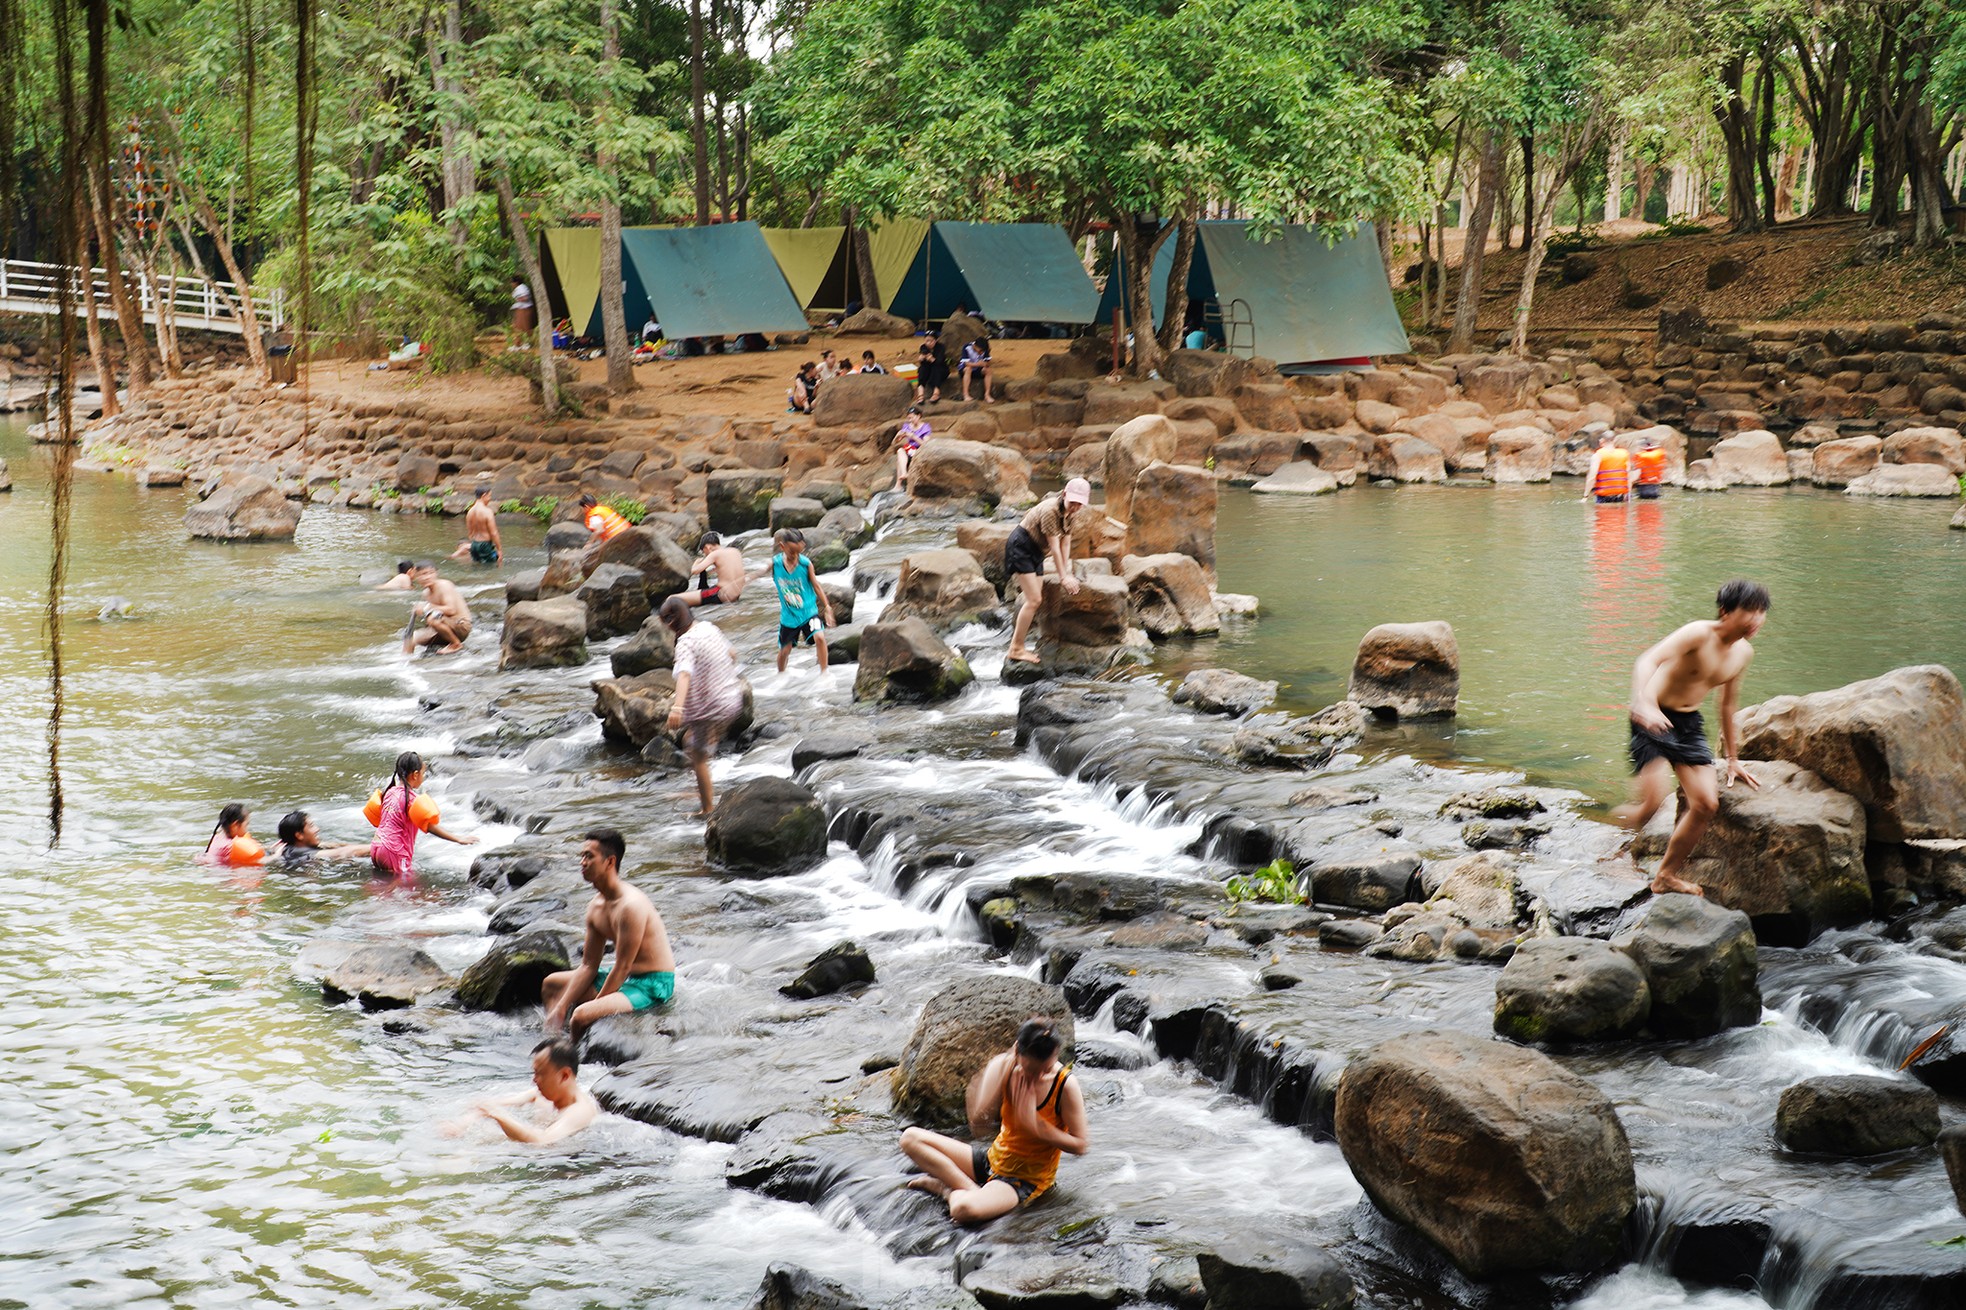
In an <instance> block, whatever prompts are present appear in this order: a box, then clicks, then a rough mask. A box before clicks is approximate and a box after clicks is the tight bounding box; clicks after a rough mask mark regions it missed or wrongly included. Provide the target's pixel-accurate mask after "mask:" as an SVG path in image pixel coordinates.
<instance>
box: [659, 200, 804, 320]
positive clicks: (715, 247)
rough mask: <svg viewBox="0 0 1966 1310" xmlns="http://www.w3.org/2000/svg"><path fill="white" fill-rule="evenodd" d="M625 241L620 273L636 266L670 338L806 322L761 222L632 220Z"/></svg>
mask: <svg viewBox="0 0 1966 1310" xmlns="http://www.w3.org/2000/svg"><path fill="white" fill-rule="evenodd" d="M621 247H622V276H623V277H624V278H626V277H627V276H628V269H629V268H630V267H631V266H632V267H633V269H634V275H635V279H636V281H637V282H638V283H639V284H640V285H641V288H642V290H643V291H644V292H645V293H646V294H647V296H648V303H649V305H650V306H651V307H652V308H653V309H654V310H655V316H656V318H657V319H658V320H660V321H661V323H662V333H663V335H664V336H666V337H668V338H669V339H670V340H672V341H679V340H682V339H684V338H687V337H734V336H739V335H741V334H743V333H747V332H803V331H805V330H806V327H807V324H806V316H805V311H804V310H803V309H802V308H800V306H799V302H798V298H797V297H796V296H794V295H793V294H792V288H791V286H790V285H789V284H788V283H787V282H786V281H785V274H784V273H783V272H781V271H780V270H779V267H778V261H777V260H775V259H773V258H772V255H771V247H770V246H768V245H766V244H765V238H764V234H763V233H762V232H761V231H759V229H758V225H757V224H756V223H720V224H717V225H716V226H713V227H672V228H631V229H629V230H626V231H624V232H623V233H622V234H621ZM634 326H635V327H640V326H641V324H640V323H639V322H637V323H636V324H634Z"/></svg>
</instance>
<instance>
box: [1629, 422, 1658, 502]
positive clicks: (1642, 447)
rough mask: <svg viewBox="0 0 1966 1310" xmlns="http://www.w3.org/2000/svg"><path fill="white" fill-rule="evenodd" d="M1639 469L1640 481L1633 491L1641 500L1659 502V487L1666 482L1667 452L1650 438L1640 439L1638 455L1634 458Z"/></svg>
mask: <svg viewBox="0 0 1966 1310" xmlns="http://www.w3.org/2000/svg"><path fill="white" fill-rule="evenodd" d="M1632 463H1633V464H1635V465H1636V466H1637V468H1638V481H1637V482H1636V483H1635V484H1633V487H1632V490H1633V491H1634V492H1635V493H1637V495H1638V498H1639V499H1640V500H1657V499H1658V498H1659V487H1660V485H1661V484H1662V483H1664V482H1665V480H1666V452H1665V451H1663V450H1660V449H1659V443H1658V442H1656V441H1654V440H1653V439H1652V438H1650V437H1640V438H1639V439H1638V453H1637V454H1635V455H1633V456H1632Z"/></svg>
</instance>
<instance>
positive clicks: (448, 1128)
mask: <svg viewBox="0 0 1966 1310" xmlns="http://www.w3.org/2000/svg"><path fill="white" fill-rule="evenodd" d="M579 1073H580V1052H579V1051H578V1050H577V1049H576V1048H575V1047H574V1044H573V1043H572V1042H570V1041H568V1040H567V1039H566V1038H564V1037H548V1038H547V1039H546V1040H545V1041H543V1042H541V1043H540V1044H539V1045H537V1046H535V1047H533V1048H532V1090H531V1091H525V1092H513V1093H512V1094H511V1095H509V1096H495V1097H493V1098H492V1099H490V1100H489V1101H480V1102H479V1103H478V1104H476V1105H474V1106H472V1107H471V1108H470V1109H469V1110H467V1111H466V1112H465V1113H464V1115H463V1116H461V1117H459V1118H458V1119H457V1120H455V1121H454V1122H451V1123H447V1124H445V1125H444V1126H443V1133H444V1135H445V1136H446V1137H455V1136H457V1135H458V1134H459V1133H462V1132H463V1131H464V1128H465V1125H466V1122H467V1121H468V1120H469V1118H470V1117H471V1116H472V1115H483V1116H484V1117H485V1118H487V1119H489V1120H491V1121H492V1122H493V1123H495V1124H497V1125H498V1126H499V1129H500V1130H501V1131H502V1132H504V1134H505V1135H506V1136H507V1137H509V1138H511V1139H512V1140H513V1141H515V1142H527V1143H530V1144H531V1145H534V1146H547V1145H550V1144H551V1143H553V1142H558V1141H561V1140H564V1139H565V1138H568V1137H572V1136H573V1135H574V1134H575V1133H577V1132H579V1131H580V1130H581V1129H583V1128H585V1127H586V1126H587V1125H588V1124H591V1123H593V1122H594V1119H595V1117H596V1116H598V1115H599V1114H600V1113H601V1106H600V1103H599V1102H597V1101H596V1100H595V1099H594V1097H593V1094H592V1093H591V1092H589V1091H588V1090H587V1089H586V1088H585V1087H582V1086H581V1085H580V1082H579V1080H578V1078H577V1077H576V1075H578V1074H579ZM528 1108H530V1109H531V1110H532V1114H533V1116H536V1117H537V1116H544V1117H542V1118H540V1119H539V1121H538V1122H530V1123H529V1122H527V1121H526V1120H525V1119H521V1118H519V1117H518V1115H517V1113H516V1112H517V1111H519V1110H522V1109H528Z"/></svg>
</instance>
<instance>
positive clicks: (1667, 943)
mask: <svg viewBox="0 0 1966 1310" xmlns="http://www.w3.org/2000/svg"><path fill="white" fill-rule="evenodd" d="M1611 944H1612V945H1613V946H1615V947H1617V948H1618V949H1619V950H1621V951H1623V952H1624V953H1625V954H1626V955H1629V956H1630V957H1631V958H1632V962H1633V963H1635V964H1637V965H1638V967H1639V968H1640V970H1642V971H1643V972H1644V974H1645V984H1646V986H1647V987H1648V988H1650V989H1651V992H1652V1017H1651V1019H1650V1020H1648V1021H1647V1025H1646V1026H1647V1027H1648V1028H1650V1029H1651V1030H1652V1031H1653V1032H1655V1033H1658V1034H1659V1035H1660V1036H1662V1037H1708V1036H1711V1035H1712V1034H1714V1033H1717V1032H1719V1031H1720V1030H1721V1029H1723V1028H1744V1027H1747V1026H1749V1025H1752V1024H1755V1023H1758V1022H1760V1020H1761V981H1760V977H1759V975H1758V973H1757V952H1756V943H1755V938H1754V927H1753V925H1751V924H1750V923H1749V922H1748V916H1747V915H1745V914H1742V913H1741V912H1740V911H1739V910H1726V909H1722V908H1721V907H1720V906H1718V905H1715V904H1713V903H1712V902H1710V901H1708V900H1706V899H1704V898H1703V897H1699V896H1682V895H1679V894H1677V893H1672V894H1668V895H1664V896H1655V897H1653V898H1652V902H1651V904H1649V905H1647V906H1646V907H1645V909H1644V911H1643V912H1642V913H1641V914H1640V915H1639V917H1638V919H1637V921H1636V922H1634V923H1633V924H1632V925H1631V927H1629V928H1627V929H1626V930H1625V931H1623V932H1621V933H1619V934H1618V935H1617V936H1616V937H1613V938H1612V939H1611Z"/></svg>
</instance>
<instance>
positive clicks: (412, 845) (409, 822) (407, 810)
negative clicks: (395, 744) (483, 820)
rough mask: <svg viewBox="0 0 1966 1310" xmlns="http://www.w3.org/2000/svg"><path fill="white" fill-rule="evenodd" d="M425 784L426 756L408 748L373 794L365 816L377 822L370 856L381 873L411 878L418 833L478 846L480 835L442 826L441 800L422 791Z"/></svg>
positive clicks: (363, 808) (365, 807)
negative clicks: (465, 834)
mask: <svg viewBox="0 0 1966 1310" xmlns="http://www.w3.org/2000/svg"><path fill="white" fill-rule="evenodd" d="M422 786H423V757H422V756H421V755H418V754H417V753H416V752H415V751H404V752H403V753H402V754H401V755H398V756H397V757H396V770H395V773H394V775H393V776H391V778H390V779H389V785H388V786H387V787H384V788H383V789H382V790H381V791H378V792H376V793H374V794H373V795H371V796H370V797H369V803H368V804H367V805H365V806H363V807H362V816H363V817H364V818H366V819H367V820H368V821H369V822H370V823H371V824H373V825H375V841H374V842H373V843H371V844H370V846H369V859H370V860H372V861H373V862H374V863H375V868H376V872H377V873H386V874H391V875H393V876H395V877H397V878H408V877H409V876H410V874H411V861H412V859H413V858H414V857H415V854H416V836H417V834H418V833H420V832H427V833H429V834H430V835H431V836H433V837H442V838H443V839H444V840H445V841H447V842H456V843H457V844H458V845H459V846H476V845H477V844H478V839H477V838H476V837H454V836H452V835H451V834H450V833H447V832H445V831H444V830H443V829H442V828H441V827H439V826H438V823H439V820H440V819H441V818H442V817H443V816H442V815H440V814H439V813H438V812H437V803H436V802H435V801H433V800H431V799H430V798H429V797H428V796H420V795H418V794H417V793H418V791H419V789H420V788H422Z"/></svg>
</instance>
